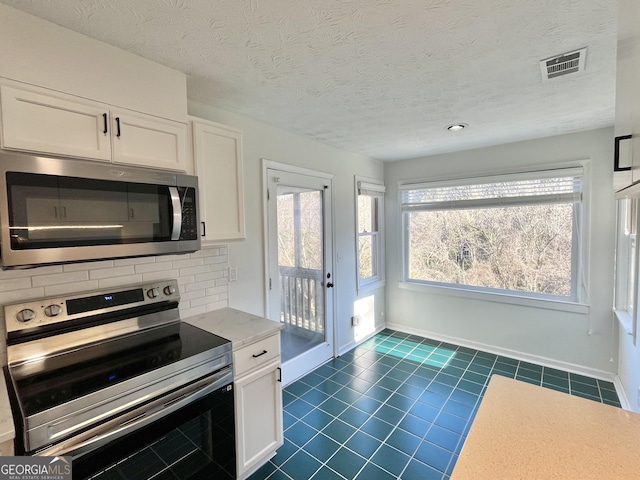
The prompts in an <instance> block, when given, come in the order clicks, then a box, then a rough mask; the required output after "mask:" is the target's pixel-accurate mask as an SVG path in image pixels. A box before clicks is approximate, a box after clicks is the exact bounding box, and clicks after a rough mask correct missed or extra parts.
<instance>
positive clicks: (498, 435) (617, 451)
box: [451, 375, 640, 480]
mask: <svg viewBox="0 0 640 480" xmlns="http://www.w3.org/2000/svg"><path fill="white" fill-rule="evenodd" d="M639 448H640V414H637V413H634V412H629V411H626V410H623V409H621V408H616V407H612V406H609V405H604V404H601V403H598V402H594V401H592V400H586V399H584V398H579V397H575V396H571V395H568V394H565V393H561V392H557V391H554V390H550V389H547V388H543V387H538V386H535V385H531V384H528V383H524V382H520V381H517V380H513V379H510V378H505V377H501V376H497V375H494V376H493V377H492V378H491V381H490V382H489V386H488V388H487V391H486V394H485V396H484V398H483V400H482V403H481V404H480V408H479V410H478V413H477V415H476V418H475V420H474V422H473V425H472V426H471V430H470V431H469V435H468V437H467V441H466V443H465V445H464V447H463V448H462V452H461V453H460V458H459V459H458V462H457V464H456V467H455V469H454V471H453V474H452V476H451V480H489V479H491V480H542V479H544V480H552V479H562V480H566V479H576V480H577V479H579V480H592V479H593V480H596V479H597V480H602V479H604V478H606V479H608V480H630V479H632V478H640V454H639V453H638V449H639Z"/></svg>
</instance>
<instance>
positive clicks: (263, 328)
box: [183, 308, 284, 350]
mask: <svg viewBox="0 0 640 480" xmlns="http://www.w3.org/2000/svg"><path fill="white" fill-rule="evenodd" d="M183 321H185V322H187V323H190V324H191V325H194V326H196V327H198V328H201V329H203V330H206V331H208V332H211V333H215V334H216V335H219V336H221V337H224V338H226V339H227V340H231V342H232V344H233V349H234V350H237V349H238V348H241V347H243V346H245V345H251V344H252V343H255V342H257V341H259V340H262V339H263V338H266V337H269V336H271V335H273V334H275V333H277V332H279V331H280V330H282V328H283V327H284V325H282V324H281V323H280V322H275V321H273V320H267V319H266V318H264V317H260V316H257V315H252V314H250V313H246V312H242V311H240V310H236V309H234V308H223V309H220V310H214V311H213V312H208V313H203V314H200V315H196V316H194V317H189V318H185V319H183Z"/></svg>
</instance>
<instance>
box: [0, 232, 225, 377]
mask: <svg viewBox="0 0 640 480" xmlns="http://www.w3.org/2000/svg"><path fill="white" fill-rule="evenodd" d="M227 269H228V251H227V247H226V245H217V246H215V247H213V248H206V249H203V250H200V251H198V252H195V253H191V254H185V255H164V256H158V257H140V258H123V259H119V260H103V261H96V262H85V263H75V264H68V265H64V266H63V265H52V266H47V267H38V268H33V269H27V270H2V271H0V366H1V365H4V364H5V363H6V346H5V341H4V335H2V332H3V331H4V318H3V312H2V308H1V307H2V306H3V305H6V304H11V303H17V302H21V301H24V300H32V299H36V298H42V297H50V296H58V295H65V294H69V293H79V292H84V291H89V290H96V289H99V288H110V287H118V286H125V285H133V284H137V283H141V282H154V281H157V280H165V279H173V278H175V279H177V281H178V285H179V288H180V292H181V293H180V314H181V316H182V317H183V318H188V317H191V316H194V315H199V314H202V313H206V312H208V311H212V310H217V309H220V308H224V307H227V306H228V303H229V302H228V298H229V290H228V285H227V284H226V281H227Z"/></svg>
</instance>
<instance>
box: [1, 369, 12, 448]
mask: <svg viewBox="0 0 640 480" xmlns="http://www.w3.org/2000/svg"><path fill="white" fill-rule="evenodd" d="M15 435H16V431H15V428H14V426H13V415H12V414H11V405H10V404H9V395H8V394H7V384H6V383H5V378H4V375H0V443H2V442H7V441H10V440H13V439H14V437H15Z"/></svg>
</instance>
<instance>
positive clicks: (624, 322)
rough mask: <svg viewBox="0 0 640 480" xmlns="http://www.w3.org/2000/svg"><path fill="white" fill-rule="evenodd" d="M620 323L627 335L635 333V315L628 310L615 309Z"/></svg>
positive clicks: (614, 311)
mask: <svg viewBox="0 0 640 480" xmlns="http://www.w3.org/2000/svg"><path fill="white" fill-rule="evenodd" d="M613 313H615V315H616V318H617V319H618V323H620V326H621V327H622V329H623V330H624V332H625V333H626V334H627V335H633V317H632V316H631V315H629V313H628V312H627V311H626V310H616V309H614V310H613Z"/></svg>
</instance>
